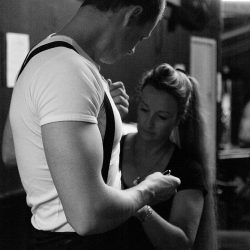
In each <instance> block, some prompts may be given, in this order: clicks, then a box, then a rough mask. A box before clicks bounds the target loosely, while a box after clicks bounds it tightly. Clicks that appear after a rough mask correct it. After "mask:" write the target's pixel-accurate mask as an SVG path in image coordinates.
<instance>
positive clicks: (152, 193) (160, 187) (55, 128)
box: [42, 122, 179, 235]
mask: <svg viewBox="0 0 250 250" xmlns="http://www.w3.org/2000/svg"><path fill="white" fill-rule="evenodd" d="M42 138H43V142H44V148H45V154H46V158H47V162H48V165H49V168H50V171H51V174H52V178H53V180H54V183H55V186H56V188H57V190H58V194H59V197H60V199H61V201H62V205H63V208H64V211H65V214H66V217H67V219H68V221H69V223H70V224H71V226H72V227H73V228H74V229H75V231H76V232H77V233H78V234H80V235H86V234H90V233H101V232H105V231H107V230H110V229H112V228H114V227H116V226H118V225H119V224H120V223H122V222H123V221H125V220H126V219H127V218H129V217H130V216H132V215H133V214H135V212H136V211H137V210H138V209H139V208H141V207H142V206H144V205H145V204H147V203H150V202H151V201H152V200H153V199H154V198H156V199H157V198H159V197H162V196H164V195H163V194H164V192H166V194H169V193H174V191H175V188H176V186H177V185H178V184H179V180H178V179H177V178H175V177H166V176H163V175H162V174H161V173H156V174H154V175H152V176H151V177H149V178H147V179H146V180H145V181H143V182H141V183H140V184H139V185H138V186H136V187H133V188H131V189H127V190H123V191H122V190H118V189H115V188H112V187H109V186H108V185H106V184H105V183H104V181H103V179H102V176H101V167H102V160H103V148H102V139H101V135H100V132H99V129H98V126H97V125H96V124H90V123H84V122H56V123H50V124H46V125H43V126H42Z"/></svg>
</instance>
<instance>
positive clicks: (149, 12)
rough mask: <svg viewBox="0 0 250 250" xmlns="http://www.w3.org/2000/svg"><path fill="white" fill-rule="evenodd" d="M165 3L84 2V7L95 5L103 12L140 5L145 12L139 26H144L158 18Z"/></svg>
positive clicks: (156, 0)
mask: <svg viewBox="0 0 250 250" xmlns="http://www.w3.org/2000/svg"><path fill="white" fill-rule="evenodd" d="M164 2H165V0H84V1H83V3H82V6H86V5H93V6H95V7H96V8H97V9H99V10H101V11H108V10H112V11H116V10H118V9H119V8H122V7H124V6H130V5H140V6H142V8H143V12H142V14H141V16H140V20H139V24H144V23H146V22H148V21H154V20H155V19H156V18H157V17H158V15H159V14H160V12H161V10H162V5H163V3H164Z"/></svg>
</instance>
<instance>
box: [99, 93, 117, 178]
mask: <svg viewBox="0 0 250 250" xmlns="http://www.w3.org/2000/svg"><path fill="white" fill-rule="evenodd" d="M103 101H104V108H105V112H106V129H105V135H104V140H103V154H104V156H103V164H102V177H103V179H104V181H105V182H107V179H108V170H109V164H110V159H111V155H112V148H113V142H114V135H115V119H114V113H113V109H112V106H111V103H110V101H109V99H108V96H107V95H106V93H105V95H104V100H103Z"/></svg>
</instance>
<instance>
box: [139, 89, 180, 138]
mask: <svg viewBox="0 0 250 250" xmlns="http://www.w3.org/2000/svg"><path fill="white" fill-rule="evenodd" d="M177 122H178V105H177V102H176V100H175V98H174V97H173V96H171V95H170V94H168V93H166V92H164V91H163V90H157V89H155V88H154V87H152V86H150V85H147V86H146V87H145V88H144V89H143V91H142V96H141V100H140V103H139V107H138V133H139V135H140V136H141V137H142V138H143V139H144V140H148V141H163V140H167V139H169V136H170V134H171V132H172V130H173V128H174V127H175V126H176V125H177Z"/></svg>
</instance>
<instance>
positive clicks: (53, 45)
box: [17, 41, 78, 79]
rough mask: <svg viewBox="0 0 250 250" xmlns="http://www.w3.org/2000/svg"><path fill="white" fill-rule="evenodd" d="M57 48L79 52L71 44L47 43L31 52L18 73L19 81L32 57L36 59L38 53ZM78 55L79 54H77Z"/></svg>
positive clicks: (61, 42) (60, 42)
mask: <svg viewBox="0 0 250 250" xmlns="http://www.w3.org/2000/svg"><path fill="white" fill-rule="evenodd" d="M55 47H66V48H69V49H73V50H74V51H75V52H77V50H76V49H75V48H74V47H73V46H72V45H71V44H69V43H66V42H63V41H57V42H51V43H47V44H44V45H41V46H40V47H38V48H36V49H34V50H33V51H31V52H30V53H29V54H28V55H27V56H26V58H25V60H24V62H23V65H22V67H21V69H20V71H19V73H18V76H17V79H18V77H19V76H20V75H21V73H22V72H23V69H24V68H25V66H26V65H27V63H28V62H29V61H30V59H31V58H32V57H34V56H35V55H37V54H38V53H40V52H42V51H45V50H48V49H52V48H55ZM77 53H78V52H77Z"/></svg>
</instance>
